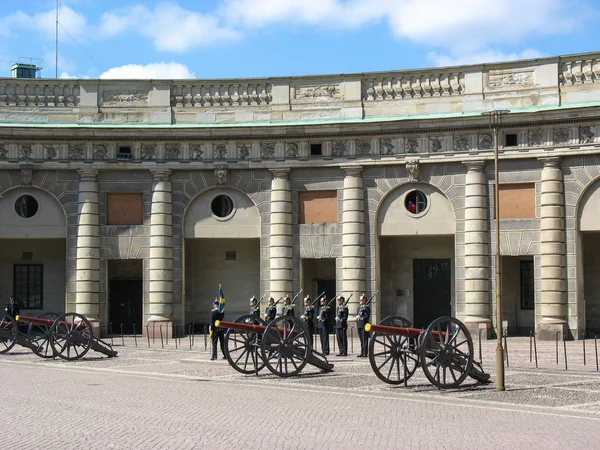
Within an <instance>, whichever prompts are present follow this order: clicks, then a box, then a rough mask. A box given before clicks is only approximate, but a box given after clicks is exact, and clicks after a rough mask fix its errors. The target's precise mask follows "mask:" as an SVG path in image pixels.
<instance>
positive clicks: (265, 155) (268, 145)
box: [260, 142, 275, 159]
mask: <svg viewBox="0 0 600 450" xmlns="http://www.w3.org/2000/svg"><path fill="white" fill-rule="evenodd" d="M260 157H261V158H262V159H271V158H274V157H275V144H274V143H272V142H263V143H262V144H261V145H260Z"/></svg>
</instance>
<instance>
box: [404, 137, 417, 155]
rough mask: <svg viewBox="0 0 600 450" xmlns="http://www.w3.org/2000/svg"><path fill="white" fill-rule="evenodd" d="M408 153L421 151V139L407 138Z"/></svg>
mask: <svg viewBox="0 0 600 450" xmlns="http://www.w3.org/2000/svg"><path fill="white" fill-rule="evenodd" d="M406 153H419V140H418V139H417V138H408V139H406Z"/></svg>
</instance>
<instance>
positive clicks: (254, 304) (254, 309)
mask: <svg viewBox="0 0 600 450" xmlns="http://www.w3.org/2000/svg"><path fill="white" fill-rule="evenodd" d="M250 315H251V316H254V318H255V319H260V306H259V304H258V300H256V297H254V296H252V297H250Z"/></svg>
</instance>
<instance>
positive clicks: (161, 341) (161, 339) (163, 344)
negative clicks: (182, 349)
mask: <svg viewBox="0 0 600 450" xmlns="http://www.w3.org/2000/svg"><path fill="white" fill-rule="evenodd" d="M159 330H160V346H161V347H162V348H165V343H164V342H163V334H162V324H161V325H160V327H159Z"/></svg>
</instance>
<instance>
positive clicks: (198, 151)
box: [190, 144, 204, 161]
mask: <svg viewBox="0 0 600 450" xmlns="http://www.w3.org/2000/svg"><path fill="white" fill-rule="evenodd" d="M203 154H204V150H202V146H201V145H200V144H193V145H190V157H191V158H192V159H193V160H194V161H199V160H201V159H202V155H203Z"/></svg>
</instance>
